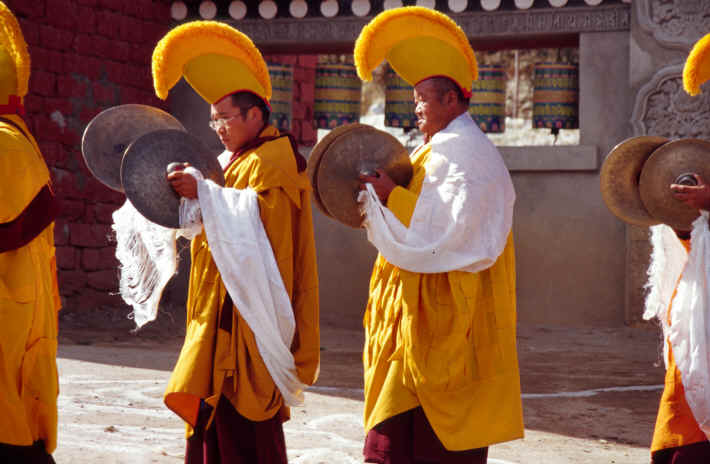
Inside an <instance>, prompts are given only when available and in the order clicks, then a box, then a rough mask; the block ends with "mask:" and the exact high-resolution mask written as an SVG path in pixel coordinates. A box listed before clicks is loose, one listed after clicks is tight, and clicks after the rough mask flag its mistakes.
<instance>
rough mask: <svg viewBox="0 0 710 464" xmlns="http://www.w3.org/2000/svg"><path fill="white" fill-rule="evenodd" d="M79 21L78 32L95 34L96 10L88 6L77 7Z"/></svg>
mask: <svg viewBox="0 0 710 464" xmlns="http://www.w3.org/2000/svg"><path fill="white" fill-rule="evenodd" d="M77 14H78V16H79V21H78V22H77V27H76V30H77V32H79V33H82V34H94V33H95V32H96V10H95V9H94V8H90V7H87V6H79V7H77Z"/></svg>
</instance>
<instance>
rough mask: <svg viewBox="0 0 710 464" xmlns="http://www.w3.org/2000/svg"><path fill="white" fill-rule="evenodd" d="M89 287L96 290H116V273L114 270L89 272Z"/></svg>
mask: <svg viewBox="0 0 710 464" xmlns="http://www.w3.org/2000/svg"><path fill="white" fill-rule="evenodd" d="M88 283H89V287H92V288H95V289H96V290H108V291H116V290H118V272H117V271H116V270H104V271H95V272H89V275H88Z"/></svg>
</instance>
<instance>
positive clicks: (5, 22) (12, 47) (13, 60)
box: [0, 2, 30, 112]
mask: <svg viewBox="0 0 710 464" xmlns="http://www.w3.org/2000/svg"><path fill="white" fill-rule="evenodd" d="M29 81H30V55H29V53H27V43H26V42H25V38H24V36H23V35H22V30H21V29H20V25H19V24H18V22H17V18H15V16H14V15H13V14H12V12H11V11H10V9H9V8H8V7H7V6H5V4H4V3H3V2H0V105H2V106H5V105H7V104H11V105H19V106H21V104H20V101H21V100H20V99H21V98H22V97H24V96H25V95H27V87H28V84H29ZM3 112H8V111H3Z"/></svg>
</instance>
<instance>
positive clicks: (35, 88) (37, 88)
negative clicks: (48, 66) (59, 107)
mask: <svg viewBox="0 0 710 464" xmlns="http://www.w3.org/2000/svg"><path fill="white" fill-rule="evenodd" d="M30 90H31V91H32V93H36V94H38V95H43V96H45V97H53V96H54V95H55V94H56V78H55V76H54V74H52V73H49V72H46V71H42V70H40V69H38V70H35V71H34V72H33V73H32V74H31V75H30Z"/></svg>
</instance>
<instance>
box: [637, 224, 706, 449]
mask: <svg viewBox="0 0 710 464" xmlns="http://www.w3.org/2000/svg"><path fill="white" fill-rule="evenodd" d="M651 243H652V245H653V254H652V261H651V265H650V267H649V281H648V285H647V286H648V287H649V288H650V289H651V291H650V293H649V295H648V297H647V299H646V310H645V312H644V318H645V319H651V318H653V317H657V318H658V319H659V320H660V321H661V323H662V327H663V332H664V335H665V336H666V337H667V338H668V340H669V342H670V344H671V347H672V349H673V358H674V360H675V363H676V366H678V371H679V372H680V375H681V380H682V382H683V388H684V390H685V399H686V401H687V402H688V405H689V406H690V409H691V411H692V412H693V417H694V418H695V420H696V421H697V423H698V425H699V426H700V429H701V430H702V431H703V432H704V433H705V435H706V436H707V437H708V438H710V344H709V343H708V342H709V341H710V288H709V286H708V284H709V283H710V229H709V228H708V212H706V211H702V212H701V215H700V217H698V219H696V220H695V222H694V223H693V230H692V232H691V236H690V253H687V252H686V251H685V249H684V248H683V247H682V245H681V244H680V242H679V241H678V239H677V237H676V236H675V233H674V232H673V230H672V229H671V228H670V227H668V226H666V225H659V226H653V227H652V228H651ZM681 272H682V276H680V274H681ZM679 276H680V280H678V278H679ZM676 283H677V290H676V295H675V298H673V301H672V303H673V307H672V309H671V315H670V317H671V323H670V326H669V325H668V324H667V316H668V315H667V311H668V306H669V304H670V303H671V298H672V295H673V289H674V288H676ZM664 345H665V344H664ZM667 363H668V360H667V356H666V365H667Z"/></svg>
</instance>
